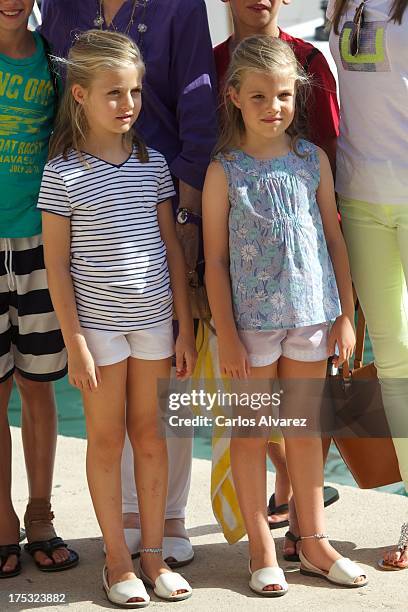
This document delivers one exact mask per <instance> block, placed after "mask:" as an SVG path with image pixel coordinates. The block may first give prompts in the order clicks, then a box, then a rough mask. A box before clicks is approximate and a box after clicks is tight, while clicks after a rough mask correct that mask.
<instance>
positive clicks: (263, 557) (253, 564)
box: [249, 553, 284, 591]
mask: <svg viewBox="0 0 408 612" xmlns="http://www.w3.org/2000/svg"><path fill="white" fill-rule="evenodd" d="M267 567H276V568H279V565H278V561H277V559H276V554H274V553H261V554H260V555H257V554H254V555H252V557H251V559H250V561H249V570H250V573H251V574H254V573H255V572H256V571H258V570H260V569H263V568H267ZM262 590H263V591H282V590H284V589H283V587H282V585H280V584H268V585H266V586H264V587H263V589H262Z"/></svg>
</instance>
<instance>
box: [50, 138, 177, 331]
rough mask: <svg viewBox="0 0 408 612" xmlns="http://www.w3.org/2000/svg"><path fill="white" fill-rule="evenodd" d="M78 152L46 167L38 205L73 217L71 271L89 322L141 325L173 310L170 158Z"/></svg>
mask: <svg viewBox="0 0 408 612" xmlns="http://www.w3.org/2000/svg"><path fill="white" fill-rule="evenodd" d="M83 156H84V160H85V162H86V163H87V164H84V162H83V161H81V160H80V158H79V155H78V153H77V152H75V151H71V152H70V153H69V154H68V158H67V160H64V159H63V158H62V157H61V156H60V157H57V158H55V159H53V160H52V161H50V162H49V163H48V164H47V165H46V166H45V170H44V175H43V179H42V184H41V190H40V196H39V201H38V207H39V208H41V209H42V210H44V211H46V212H51V213H56V214H58V215H62V216H63V217H70V219H71V275H72V279H73V285H74V290H75V298H76V303H77V309H78V316H79V320H80V323H81V325H82V326H83V327H86V328H90V329H100V330H109V331H124V332H126V331H135V330H138V329H145V328H148V327H155V326H156V325H160V324H161V323H163V322H164V321H167V320H168V319H169V318H171V316H172V302H173V299H172V293H171V288H170V280H169V273H168V268H167V259H166V247H165V245H164V243H163V241H162V239H161V236H160V229H159V224H158V220H157V204H159V203H160V202H163V201H164V200H167V199H169V198H171V197H172V196H173V195H174V193H175V192H174V188H173V183H172V180H171V176H170V172H169V169H168V167H167V163H166V160H165V159H164V157H163V156H162V155H161V154H160V153H158V152H157V151H154V150H153V149H149V157H150V160H149V162H148V163H145V164H143V163H141V162H140V161H139V160H138V159H137V157H136V155H135V152H133V153H132V155H131V156H130V157H129V158H128V159H127V160H126V161H125V162H124V163H123V164H121V165H120V166H115V165H113V164H110V163H108V162H106V161H103V160H101V159H98V158H97V157H94V156H92V155H89V154H87V153H84V154H83Z"/></svg>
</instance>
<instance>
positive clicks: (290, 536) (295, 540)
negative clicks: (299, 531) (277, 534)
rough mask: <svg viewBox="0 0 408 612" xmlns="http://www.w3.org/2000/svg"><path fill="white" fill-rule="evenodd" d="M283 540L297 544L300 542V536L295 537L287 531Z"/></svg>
mask: <svg viewBox="0 0 408 612" xmlns="http://www.w3.org/2000/svg"><path fill="white" fill-rule="evenodd" d="M285 538H287V539H288V540H290V541H291V542H293V543H294V544H297V543H298V542H300V540H301V539H302V538H301V537H300V536H297V535H295V534H294V533H292V532H291V531H287V532H286V533H285Z"/></svg>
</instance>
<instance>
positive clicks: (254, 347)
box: [238, 323, 330, 368]
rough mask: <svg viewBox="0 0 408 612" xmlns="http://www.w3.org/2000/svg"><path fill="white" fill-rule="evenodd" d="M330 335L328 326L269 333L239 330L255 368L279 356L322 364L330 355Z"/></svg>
mask: <svg viewBox="0 0 408 612" xmlns="http://www.w3.org/2000/svg"><path fill="white" fill-rule="evenodd" d="M329 332H330V323H318V324H317V325H308V326H307V327H297V328H295V329H273V330H270V331H262V330H248V331H246V330H238V334H239V337H240V338H241V341H242V343H243V344H244V346H245V348H246V350H247V353H248V357H249V363H250V365H251V366H253V367H254V368H262V367H264V366H267V365H270V364H271V363H275V361H277V360H278V359H279V357H280V356H281V355H283V356H284V357H288V359H294V360H296V361H323V360H324V359H327V358H328V357H329V356H330V355H329V354H328V351H327V340H328V336H329Z"/></svg>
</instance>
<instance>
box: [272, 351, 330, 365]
mask: <svg viewBox="0 0 408 612" xmlns="http://www.w3.org/2000/svg"><path fill="white" fill-rule="evenodd" d="M282 355H283V357H287V358H288V359H293V360H294V361H304V362H308V363H311V362H314V361H324V360H326V359H328V358H329V353H328V351H327V350H326V351H321V353H315V354H311V353H310V352H307V353H302V352H301V351H293V352H292V351H285V350H284V351H282Z"/></svg>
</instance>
